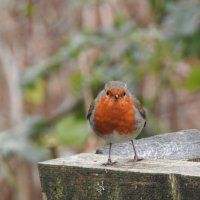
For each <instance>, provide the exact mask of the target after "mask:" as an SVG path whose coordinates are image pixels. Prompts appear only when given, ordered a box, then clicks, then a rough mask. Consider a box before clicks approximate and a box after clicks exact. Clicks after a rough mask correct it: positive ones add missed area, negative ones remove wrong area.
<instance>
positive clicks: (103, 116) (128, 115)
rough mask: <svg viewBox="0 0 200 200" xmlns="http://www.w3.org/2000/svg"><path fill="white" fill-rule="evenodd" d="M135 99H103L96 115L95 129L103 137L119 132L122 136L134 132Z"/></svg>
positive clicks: (99, 103)
mask: <svg viewBox="0 0 200 200" xmlns="http://www.w3.org/2000/svg"><path fill="white" fill-rule="evenodd" d="M134 124H135V115H134V109H133V99H131V98H129V97H124V98H121V99H118V100H115V99H114V98H110V97H107V96H105V97H103V98H102V99H101V100H100V101H99V102H98V105H97V107H96V111H95V113H94V127H95V129H96V131H97V132H98V133H100V134H102V135H109V134H112V133H113V131H117V132H118V133H121V134H128V133H131V132H133V130H134V128H135V125H134Z"/></svg>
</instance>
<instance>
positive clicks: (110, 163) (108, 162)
mask: <svg viewBox="0 0 200 200" xmlns="http://www.w3.org/2000/svg"><path fill="white" fill-rule="evenodd" d="M111 147H112V143H110V144H109V154H108V161H107V163H104V164H103V165H104V166H107V165H113V164H115V163H116V162H112V160H111Z"/></svg>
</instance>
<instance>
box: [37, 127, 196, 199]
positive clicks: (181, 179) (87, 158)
mask: <svg viewBox="0 0 200 200" xmlns="http://www.w3.org/2000/svg"><path fill="white" fill-rule="evenodd" d="M189 132H190V131H189ZM196 132H197V131H196ZM173 134H175V137H176V133H173ZM199 135H200V132H199ZM164 136H165V135H164ZM183 136H184V134H183ZM160 137H162V136H160ZM193 139H194V138H193ZM168 142H170V140H169V141H168ZM185 142H186V143H189V141H185ZM196 143H198V144H199V145H200V141H199V140H196ZM127 145H128V144H127ZM144 147H145V146H144ZM155 154H156V152H155ZM174 154H176V152H175V151H174ZM199 157H200V154H199ZM193 158H194V157H193ZM112 159H113V161H117V163H116V164H115V165H113V166H103V165H102V163H105V162H106V161H107V155H99V154H93V153H90V154H79V155H75V156H71V157H66V158H58V159H54V160H49V161H44V162H40V163H39V173H40V180H41V185H42V192H43V199H44V200H68V199H69V200H71V199H72V200H79V199H81V200H82V199H83V200H84V199H86V200H87V199H88V200H90V199H91V200H96V199H100V200H101V199H102V200H103V199H105V200H106V199H113V200H129V199H130V200H132V199H133V200H140V199H142V200H148V199H149V200H159V199H162V200H190V199H191V200H199V199H200V163H199V162H191V161H183V160H164V159H163V160H156V159H155V160H149V159H146V160H143V161H140V162H130V157H128V158H127V156H116V155H114V156H112Z"/></svg>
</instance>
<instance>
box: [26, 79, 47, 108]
mask: <svg viewBox="0 0 200 200" xmlns="http://www.w3.org/2000/svg"><path fill="white" fill-rule="evenodd" d="M24 97H25V99H26V100H27V102H30V103H33V104H41V103H42V102H43V101H44V99H45V81H44V80H43V79H39V80H37V81H35V82H34V84H32V85H31V87H28V88H27V89H26V90H25V92H24Z"/></svg>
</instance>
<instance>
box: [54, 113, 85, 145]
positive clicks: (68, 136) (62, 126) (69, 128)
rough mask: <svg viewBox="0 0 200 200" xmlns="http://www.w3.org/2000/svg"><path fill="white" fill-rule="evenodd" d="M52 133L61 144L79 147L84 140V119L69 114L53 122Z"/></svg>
mask: <svg viewBox="0 0 200 200" xmlns="http://www.w3.org/2000/svg"><path fill="white" fill-rule="evenodd" d="M53 135H54V137H55V138H57V139H58V141H59V143H60V144H62V145H68V146H77V147H80V146H82V145H83V144H85V142H86V139H87V137H88V129H87V125H86V123H85V120H84V119H77V117H75V116H73V115H71V116H69V117H66V118H63V119H61V120H60V121H59V122H58V123H56V124H55V128H54V130H53Z"/></svg>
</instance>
